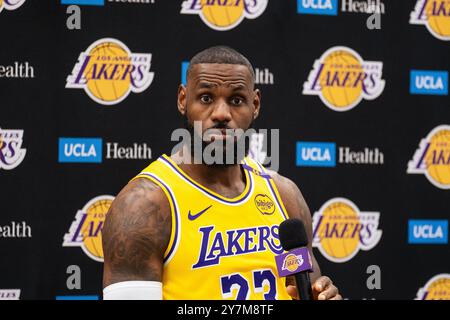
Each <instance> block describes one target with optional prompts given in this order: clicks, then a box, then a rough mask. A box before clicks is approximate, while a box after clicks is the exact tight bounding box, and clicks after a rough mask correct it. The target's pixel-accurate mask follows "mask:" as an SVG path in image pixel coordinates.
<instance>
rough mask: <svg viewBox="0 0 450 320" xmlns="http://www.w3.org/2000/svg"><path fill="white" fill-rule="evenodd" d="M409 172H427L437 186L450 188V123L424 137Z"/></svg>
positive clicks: (409, 166) (428, 177) (411, 162)
mask: <svg viewBox="0 0 450 320" xmlns="http://www.w3.org/2000/svg"><path fill="white" fill-rule="evenodd" d="M407 173H412V174H414V173H420V174H425V176H426V177H427V179H428V181H430V182H431V183H432V184H433V185H435V186H436V187H438V188H440V189H450V125H440V126H438V127H436V128H434V129H433V130H432V131H431V132H430V133H429V134H428V135H427V137H426V138H425V139H422V141H421V142H420V145H419V148H418V149H417V151H416V153H415V154H414V158H413V160H411V161H410V162H409V163H408V170H407Z"/></svg>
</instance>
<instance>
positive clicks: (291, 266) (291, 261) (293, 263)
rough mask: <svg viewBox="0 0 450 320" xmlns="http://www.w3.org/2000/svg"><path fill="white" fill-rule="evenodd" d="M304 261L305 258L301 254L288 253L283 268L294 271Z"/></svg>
mask: <svg viewBox="0 0 450 320" xmlns="http://www.w3.org/2000/svg"><path fill="white" fill-rule="evenodd" d="M303 262H304V260H303V257H302V255H301V254H300V255H298V256H296V255H295V254H288V255H287V256H286V258H284V262H283V268H282V269H283V270H289V271H291V272H294V271H297V269H298V268H299V267H301V266H302V264H303Z"/></svg>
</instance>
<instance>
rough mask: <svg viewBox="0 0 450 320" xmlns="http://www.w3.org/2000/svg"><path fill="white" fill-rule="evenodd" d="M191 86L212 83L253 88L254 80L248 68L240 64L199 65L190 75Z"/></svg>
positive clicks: (194, 67)
mask: <svg viewBox="0 0 450 320" xmlns="http://www.w3.org/2000/svg"><path fill="white" fill-rule="evenodd" d="M188 77H189V81H188V82H190V84H191V85H193V86H195V87H196V86H198V85H199V84H200V83H204V82H212V83H216V84H217V85H226V84H241V85H245V86H249V87H252V86H253V79H252V75H251V73H250V70H249V69H248V67H247V66H244V65H240V64H222V63H199V64H195V65H193V66H192V68H191V70H190V73H189V75H188Z"/></svg>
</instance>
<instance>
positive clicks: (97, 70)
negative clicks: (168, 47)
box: [66, 38, 154, 105]
mask: <svg viewBox="0 0 450 320" xmlns="http://www.w3.org/2000/svg"><path fill="white" fill-rule="evenodd" d="M151 60H152V55H151V54H149V53H132V52H131V51H130V50H129V49H128V47H127V46H126V45H125V44H123V43H122V42H121V41H119V40H116V39H112V38H104V39H100V40H98V41H96V42H94V43H93V44H92V45H91V46H89V48H88V49H87V50H86V51H84V52H82V53H81V54H80V56H79V58H78V62H77V64H76V65H75V67H74V68H73V70H72V74H71V75H70V76H68V77H67V82H66V88H70V89H84V91H85V92H86V93H87V94H88V96H89V97H91V98H92V99H93V100H94V101H95V102H98V103H100V104H103V105H114V104H117V103H119V102H121V101H123V100H124V99H125V98H126V97H127V96H128V95H129V94H130V92H134V93H140V92H143V91H144V90H146V89H147V88H148V87H149V86H150V84H151V83H152V81H153V78H154V73H153V72H151V71H150V67H151Z"/></svg>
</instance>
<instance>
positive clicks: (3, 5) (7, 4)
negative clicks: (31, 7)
mask: <svg viewBox="0 0 450 320" xmlns="http://www.w3.org/2000/svg"><path fill="white" fill-rule="evenodd" d="M24 3H25V0H0V12H1V11H2V10H3V9H6V10H8V11H11V10H16V9H17V8H19V7H20V6H21V5H23V4H24Z"/></svg>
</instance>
